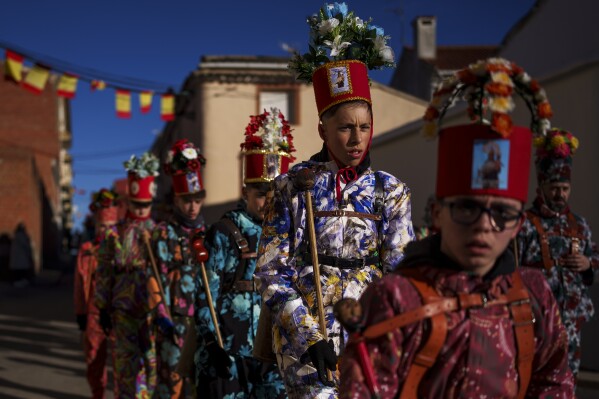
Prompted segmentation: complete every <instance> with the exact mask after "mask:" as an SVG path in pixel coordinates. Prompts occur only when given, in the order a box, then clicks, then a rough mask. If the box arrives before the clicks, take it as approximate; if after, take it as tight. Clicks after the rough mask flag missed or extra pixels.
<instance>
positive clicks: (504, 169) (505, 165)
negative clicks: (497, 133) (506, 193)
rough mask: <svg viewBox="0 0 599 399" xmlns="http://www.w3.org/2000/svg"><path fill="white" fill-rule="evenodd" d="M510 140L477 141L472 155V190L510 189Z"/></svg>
mask: <svg viewBox="0 0 599 399" xmlns="http://www.w3.org/2000/svg"><path fill="white" fill-rule="evenodd" d="M509 158H510V142H509V140H475V141H474V146H473V155H472V188H473V189H478V188H497V189H501V190H505V189H507V187H508V181H507V179H508V169H509Z"/></svg>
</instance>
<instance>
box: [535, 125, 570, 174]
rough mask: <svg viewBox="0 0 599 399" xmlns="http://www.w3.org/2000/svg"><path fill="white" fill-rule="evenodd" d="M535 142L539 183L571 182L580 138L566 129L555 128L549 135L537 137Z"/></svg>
mask: <svg viewBox="0 0 599 399" xmlns="http://www.w3.org/2000/svg"><path fill="white" fill-rule="evenodd" d="M534 144H535V147H536V153H535V155H536V157H535V167H536V170H537V181H538V183H539V184H544V183H563V182H570V179H571V174H572V158H573V155H574V153H575V152H576V150H577V149H578V145H579V143H578V139H577V138H576V137H574V135H573V134H572V133H570V132H568V131H566V130H562V129H557V128H554V129H551V130H550V131H549V132H548V133H547V136H540V137H537V138H535V140H534Z"/></svg>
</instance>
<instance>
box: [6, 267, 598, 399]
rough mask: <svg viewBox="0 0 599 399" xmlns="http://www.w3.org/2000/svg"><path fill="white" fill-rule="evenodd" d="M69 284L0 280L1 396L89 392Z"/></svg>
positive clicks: (593, 392) (590, 393)
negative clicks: (18, 282)
mask: <svg viewBox="0 0 599 399" xmlns="http://www.w3.org/2000/svg"><path fill="white" fill-rule="evenodd" d="M72 287H73V279H72V275H71V274H61V273H60V272H58V271H47V272H43V273H41V274H40V275H39V276H38V277H37V278H36V280H35V281H34V282H33V283H31V284H16V285H15V284H9V283H6V282H0V399H48V398H52V399H84V398H89V397H90V391H89V387H88V385H87V381H86V379H85V361H84V358H83V352H82V349H81V344H80V334H79V331H78V330H77V327H76V324H75V317H74V315H73V300H72V292H73V291H72ZM583 345H584V342H583ZM110 374H111V370H110V369H109V375H110ZM580 377H581V378H580V381H579V388H578V391H577V397H578V398H579V399H592V398H599V373H597V372H589V371H583V372H582V373H581V376H580ZM108 384H109V386H108V393H107V395H106V399H114V398H113V395H112V393H111V392H110V390H111V389H112V381H110V378H109V383H108Z"/></svg>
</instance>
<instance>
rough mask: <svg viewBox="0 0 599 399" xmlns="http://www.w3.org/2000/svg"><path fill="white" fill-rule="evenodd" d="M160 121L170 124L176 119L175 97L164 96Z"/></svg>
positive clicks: (170, 95)
mask: <svg viewBox="0 0 599 399" xmlns="http://www.w3.org/2000/svg"><path fill="white" fill-rule="evenodd" d="M160 119H162V120H163V121H166V122H169V121H172V120H173V119H175V96H174V95H172V94H163V95H162V101H161V104H160Z"/></svg>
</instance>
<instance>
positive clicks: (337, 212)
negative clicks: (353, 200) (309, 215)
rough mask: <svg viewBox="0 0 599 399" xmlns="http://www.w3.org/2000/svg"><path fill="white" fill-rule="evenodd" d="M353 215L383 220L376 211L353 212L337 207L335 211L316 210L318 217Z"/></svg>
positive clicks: (354, 216)
mask: <svg viewBox="0 0 599 399" xmlns="http://www.w3.org/2000/svg"><path fill="white" fill-rule="evenodd" d="M343 216H345V217H350V218H351V217H353V218H360V219H371V220H377V221H378V220H381V215H377V214H374V213H362V212H352V211H345V210H343V209H336V210H334V211H316V212H314V217H316V218H324V217H343Z"/></svg>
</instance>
